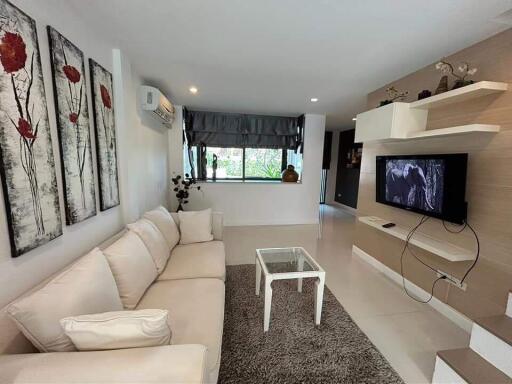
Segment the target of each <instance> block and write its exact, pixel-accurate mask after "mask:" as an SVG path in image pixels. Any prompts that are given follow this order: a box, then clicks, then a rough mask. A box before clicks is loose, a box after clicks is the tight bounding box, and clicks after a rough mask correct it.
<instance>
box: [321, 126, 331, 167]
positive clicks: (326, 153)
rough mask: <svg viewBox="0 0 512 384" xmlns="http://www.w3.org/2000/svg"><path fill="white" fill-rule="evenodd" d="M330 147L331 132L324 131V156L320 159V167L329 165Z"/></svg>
mask: <svg viewBox="0 0 512 384" xmlns="http://www.w3.org/2000/svg"><path fill="white" fill-rule="evenodd" d="M331 149H332V132H331V131H326V132H325V136H324V157H323V161H322V169H329V168H330V167H331Z"/></svg>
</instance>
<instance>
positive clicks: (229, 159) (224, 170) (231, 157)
mask: <svg viewBox="0 0 512 384" xmlns="http://www.w3.org/2000/svg"><path fill="white" fill-rule="evenodd" d="M214 155H216V156H217V178H218V179H241V178H242V177H243V156H244V154H243V149H241V148H216V147H207V148H206V177H207V178H208V179H212V178H213V156H214Z"/></svg>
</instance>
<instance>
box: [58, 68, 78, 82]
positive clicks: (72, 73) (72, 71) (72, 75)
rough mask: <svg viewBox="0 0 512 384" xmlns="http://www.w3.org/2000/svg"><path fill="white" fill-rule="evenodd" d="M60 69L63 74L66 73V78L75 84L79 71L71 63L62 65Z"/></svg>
mask: <svg viewBox="0 0 512 384" xmlns="http://www.w3.org/2000/svg"><path fill="white" fill-rule="evenodd" d="M62 71H63V72H64V75H66V77H67V78H68V80H69V81H70V82H72V83H73V84H76V83H78V82H79V81H80V78H81V76H80V72H79V71H78V69H76V68H75V67H73V66H72V65H64V66H63V67H62Z"/></svg>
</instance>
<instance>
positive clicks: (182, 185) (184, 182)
mask: <svg viewBox="0 0 512 384" xmlns="http://www.w3.org/2000/svg"><path fill="white" fill-rule="evenodd" d="M171 181H172V183H173V184H174V189H173V191H174V192H176V198H177V199H178V209H177V211H183V205H184V204H188V197H189V190H190V189H197V190H198V191H200V190H201V186H200V185H198V186H194V185H193V184H196V180H195V179H192V178H191V177H190V176H189V174H188V173H185V178H184V179H183V178H182V177H181V175H178V176H176V177H173V178H172V179H171Z"/></svg>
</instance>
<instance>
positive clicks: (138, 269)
mask: <svg viewBox="0 0 512 384" xmlns="http://www.w3.org/2000/svg"><path fill="white" fill-rule="evenodd" d="M103 253H104V254H105V256H106V257H107V261H108V263H109V265H110V269H112V273H113V274H114V279H115V281H116V283H117V289H118V290H119V295H120V296H121V301H122V302H123V305H124V307H125V308H127V309H134V308H135V307H136V305H137V303H138V302H139V300H140V299H141V297H142V296H143V295H144V292H146V289H148V287H149V286H150V285H151V283H152V282H153V281H154V280H155V279H156V277H157V276H158V273H157V270H156V266H155V263H154V261H153V258H152V257H151V255H150V254H149V250H148V248H147V247H146V245H145V244H144V242H143V241H142V240H141V239H140V237H139V236H138V235H137V234H135V233H134V232H133V231H127V232H126V233H125V234H124V235H123V236H121V238H120V239H119V240H117V241H116V242H114V243H113V244H112V245H110V246H108V247H107V248H105V249H104V251H103ZM96 312H98V311H96Z"/></svg>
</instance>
